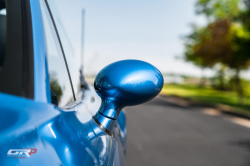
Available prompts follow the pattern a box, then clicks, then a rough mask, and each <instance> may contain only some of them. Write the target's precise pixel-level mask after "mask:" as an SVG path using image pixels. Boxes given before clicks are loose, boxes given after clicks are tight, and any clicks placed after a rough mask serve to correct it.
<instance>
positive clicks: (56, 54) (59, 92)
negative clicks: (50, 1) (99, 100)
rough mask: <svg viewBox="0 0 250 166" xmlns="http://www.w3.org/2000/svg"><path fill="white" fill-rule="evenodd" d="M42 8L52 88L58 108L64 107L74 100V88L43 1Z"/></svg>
mask: <svg viewBox="0 0 250 166" xmlns="http://www.w3.org/2000/svg"><path fill="white" fill-rule="evenodd" d="M40 2H41V6H42V14H43V23H44V29H45V38H46V46H47V54H48V68H49V76H50V88H51V90H52V91H53V92H54V93H55V94H56V96H57V100H58V106H59V107H62V106H65V105H67V104H68V103H70V102H72V101H73V100H74V97H73V93H72V88H71V84H70V80H69V76H68V72H67V68H66V65H65V61H64V58H63V54H62V51H61V49H60V45H59V42H58V38H57V36H56V32H55V29H54V27H53V24H52V20H51V18H50V16H49V14H48V10H47V8H46V5H45V3H44V1H43V0H41V1H40Z"/></svg>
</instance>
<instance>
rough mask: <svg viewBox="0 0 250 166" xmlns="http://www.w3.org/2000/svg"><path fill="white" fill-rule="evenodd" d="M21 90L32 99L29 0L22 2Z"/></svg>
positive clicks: (32, 72)
mask: <svg viewBox="0 0 250 166" xmlns="http://www.w3.org/2000/svg"><path fill="white" fill-rule="evenodd" d="M21 7H22V23H23V25H22V28H23V29H22V32H23V73H24V75H23V86H24V87H23V88H24V96H25V97H27V98H31V99H34V47H33V44H34V43H33V30H32V16H31V6H30V0H22V1H21Z"/></svg>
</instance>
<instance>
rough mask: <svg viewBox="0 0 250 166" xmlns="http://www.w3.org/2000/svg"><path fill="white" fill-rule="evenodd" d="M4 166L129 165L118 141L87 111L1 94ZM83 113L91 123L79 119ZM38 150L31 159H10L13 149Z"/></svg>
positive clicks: (0, 151)
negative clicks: (63, 108)
mask: <svg viewBox="0 0 250 166" xmlns="http://www.w3.org/2000/svg"><path fill="white" fill-rule="evenodd" d="M0 100H1V101H4V103H3V104H1V106H0V110H1V111H0V126H1V128H0V165H125V163H124V156H123V152H121V151H119V149H122V146H121V145H120V143H119V141H117V138H115V137H111V136H109V135H108V134H106V133H105V132H104V131H103V130H101V129H100V128H99V126H98V125H97V124H96V123H95V122H94V121H93V119H92V118H91V115H90V114H88V112H86V111H83V110H78V111H69V112H67V111H62V110H59V109H58V108H57V107H55V106H54V105H52V104H45V103H41V102H35V101H32V100H29V99H25V98H20V97H16V96H11V95H7V94H0ZM79 112H82V114H84V116H89V117H90V118H89V121H87V122H85V123H82V122H81V121H80V120H79V118H78V117H77V116H76V114H77V113H79ZM22 148H36V149H37V153H36V154H33V155H32V156H31V157H30V158H25V159H19V158H10V157H7V152H8V150H9V149H22Z"/></svg>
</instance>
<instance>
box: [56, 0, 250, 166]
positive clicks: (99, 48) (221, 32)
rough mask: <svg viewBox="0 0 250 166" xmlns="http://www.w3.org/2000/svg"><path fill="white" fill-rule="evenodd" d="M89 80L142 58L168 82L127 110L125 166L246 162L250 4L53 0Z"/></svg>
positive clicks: (234, 0)
mask: <svg viewBox="0 0 250 166" xmlns="http://www.w3.org/2000/svg"><path fill="white" fill-rule="evenodd" d="M56 1H57V3H58V4H57V6H58V13H59V14H60V18H61V19H60V23H61V24H62V27H64V30H65V34H67V39H68V40H69V42H70V44H71V47H72V50H73V53H74V56H81V57H83V58H82V62H79V65H80V64H81V63H83V67H84V74H85V77H86V79H87V80H88V81H89V82H93V80H94V78H95V75H96V74H97V73H98V71H99V70H100V69H102V68H103V67H105V66H106V65H108V64H110V63H112V62H115V61H118V60H123V59H139V60H143V61H146V62H149V63H151V64H153V65H154V66H156V67H157V68H158V69H159V70H160V71H161V72H162V74H163V76H164V80H165V85H164V88H163V90H162V92H161V95H159V96H158V97H157V98H156V99H154V100H152V101H151V102H149V103H146V104H144V105H141V106H137V107H129V108H127V116H128V119H127V123H128V150H127V165H139V164H143V165H153V164H154V165H174V166H175V165H182V166H183V165H190V166H195V165H199V166H201V165H213V166H215V165H223V166H224V165H225V166H229V165H234V166H241V165H244V166H250V120H249V119H250V118H249V117H250V70H249V68H250V1H249V0H175V1H170V0H147V1H145V0H137V1H134V0H126V1H125V0H124V1H121V0H120V1H116V0H106V1H102V0H95V1H85V0H81V1H80V0H72V1H68V0H60V1H59V0H56Z"/></svg>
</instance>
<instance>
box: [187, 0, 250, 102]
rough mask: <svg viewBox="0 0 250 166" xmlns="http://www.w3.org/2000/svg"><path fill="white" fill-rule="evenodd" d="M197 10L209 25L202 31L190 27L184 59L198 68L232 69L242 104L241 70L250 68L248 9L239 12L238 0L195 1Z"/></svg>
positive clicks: (249, 13)
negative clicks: (216, 66) (222, 67)
mask: <svg viewBox="0 0 250 166" xmlns="http://www.w3.org/2000/svg"><path fill="white" fill-rule="evenodd" d="M247 2H249V1H247ZM196 7H197V13H199V14H205V16H206V17H207V18H208V20H209V23H208V25H207V26H205V27H203V28H197V27H195V26H193V27H194V28H193V33H191V35H188V36H187V38H186V39H187V40H186V52H185V59H186V60H187V61H191V62H193V63H194V64H195V65H198V66H200V67H213V66H214V65H216V64H221V65H222V66H227V67H229V68H230V69H232V70H234V71H235V76H234V80H235V85H236V87H237V88H236V91H237V94H238V96H239V103H241V104H242V103H244V93H243V88H242V84H241V81H240V71H241V70H244V69H247V68H248V67H249V66H250V47H249V46H250V33H249V30H250V20H249V18H247V17H246V16H249V15H250V12H249V11H250V10H248V11H245V12H241V10H243V9H241V8H240V5H239V0H198V2H197V4H196Z"/></svg>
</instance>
